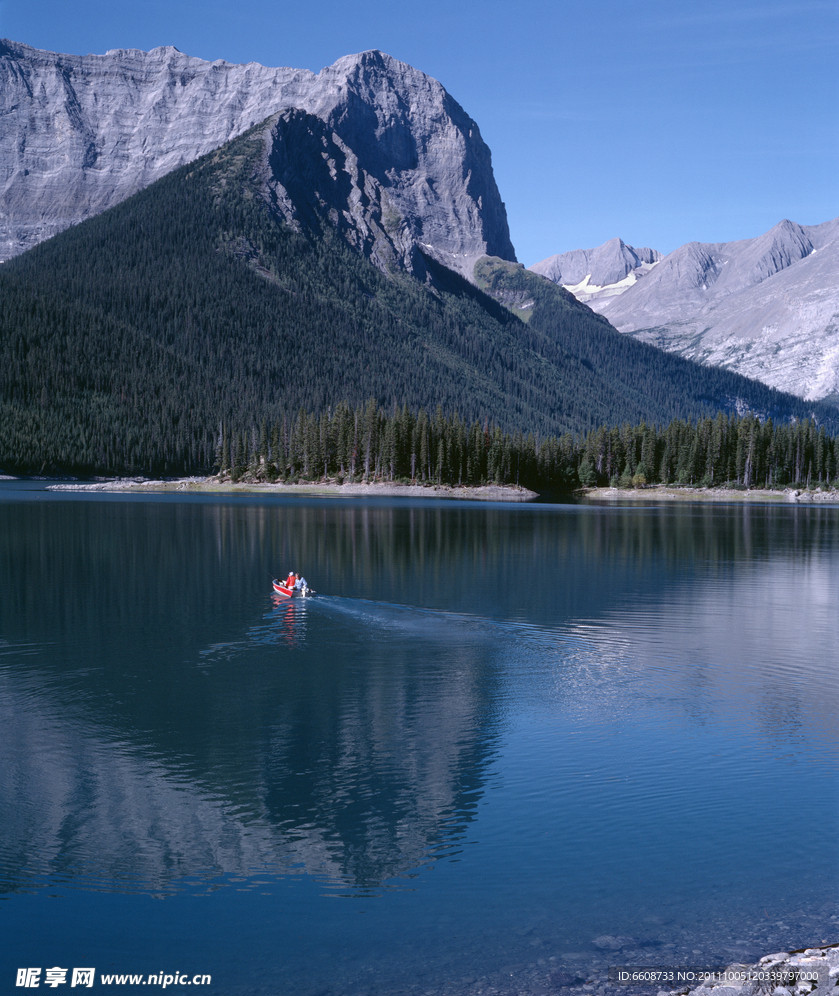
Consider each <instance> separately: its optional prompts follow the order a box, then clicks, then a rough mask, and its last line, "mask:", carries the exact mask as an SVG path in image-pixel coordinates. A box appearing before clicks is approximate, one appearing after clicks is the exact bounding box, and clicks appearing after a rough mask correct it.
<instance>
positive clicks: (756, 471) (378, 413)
mask: <svg viewBox="0 0 839 996" xmlns="http://www.w3.org/2000/svg"><path fill="white" fill-rule="evenodd" d="M838 461H839V443H837V439H836V437H832V436H828V434H827V433H826V431H825V429H824V427H818V426H817V425H816V424H815V423H814V422H813V421H811V420H804V421H800V422H795V423H783V424H775V423H773V421H772V420H771V419H769V420H766V421H761V420H760V419H758V418H756V417H755V416H753V415H747V416H736V415H725V414H723V413H720V414H719V415H717V416H716V418H703V419H700V420H698V421H696V422H692V421H684V420H682V419H675V420H673V421H672V422H671V423H670V424H669V425H668V426H667V427H666V428H665V429H659V428H657V427H655V426H650V425H647V424H645V423H641V424H639V425H636V426H631V425H623V426H621V427H616V428H607V427H601V428H599V429H597V430H594V431H591V432H589V433H588V434H586V435H585V436H576V437H574V436H572V435H571V434H570V433H566V434H565V435H563V436H561V437H557V436H548V437H545V438H542V439H539V438H537V437H536V436H535V435H534V434H533V433H528V434H526V435H525V434H524V433H522V432H514V433H510V432H505V431H503V430H502V429H501V428H500V427H499V426H498V425H495V424H493V423H491V422H489V421H488V420H485V421H483V422H481V421H480V420H474V421H472V422H467V421H466V420H464V419H463V418H461V417H460V416H459V415H458V414H453V415H451V414H449V415H446V414H444V413H443V411H442V409H441V408H440V407H438V408H437V410H436V412H434V414H429V413H428V412H427V411H426V410H425V409H419V410H418V411H412V410H409V408H408V406H407V405H403V406H402V407H401V408H398V407H394V408H393V409H392V410H391V411H389V412H388V411H385V410H384V409H383V408H381V407H380V406H379V405H378V404H377V402H376V401H375V400H374V399H371V400H369V401H368V402H367V403H366V404H365V405H363V406H357V407H351V406H350V405H349V404H347V403H346V402H342V403H340V404H339V405H337V406H336V407H334V408H329V409H327V410H326V411H324V412H322V413H321V414H316V413H312V412H307V411H305V410H302V409H301V410H300V411H299V412H297V413H296V414H294V415H284V416H283V417H282V418H281V419H280V420H279V421H275V422H273V423H270V424H269V423H268V422H267V421H263V422H262V423H261V425H260V427H259V428H257V427H252V428H250V429H248V430H238V431H237V430H231V429H230V427H229V426H228V425H226V424H222V425H221V426H220V428H219V436H218V449H217V466H218V469H219V472H220V473H221V474H222V475H224V476H229V477H230V478H231V479H233V480H234V481H235V480H241V479H243V478H250V479H256V480H267V481H279V480H282V481H317V480H337V481H339V482H368V481H386V482H396V483H408V482H413V483H419V484H448V485H453V486H463V485H469V486H478V485H484V484H506V485H520V486H522V487H526V488H531V489H533V490H535V491H539V492H543V493H545V492H547V493H551V492H554V493H558V492H567V491H570V490H573V489H575V488H577V487H579V486H580V485H583V486H592V485H613V486H620V487H643V486H644V485H647V484H683V485H693V486H706V487H710V486H719V485H728V486H734V487H742V488H750V487H765V488H780V487H786V486H792V485H794V486H798V487H816V486H827V485H835V484H836V483H837V479H839V464H838Z"/></svg>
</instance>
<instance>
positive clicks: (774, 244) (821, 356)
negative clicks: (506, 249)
mask: <svg viewBox="0 0 839 996" xmlns="http://www.w3.org/2000/svg"><path fill="white" fill-rule="evenodd" d="M612 241H613V242H617V241H619V240H612ZM611 245H612V243H606V246H611ZM606 246H603V247H600V250H589V251H588V253H589V256H590V257H591V258H596V256H597V254H598V253H599V252H601V250H604V249H605V248H606ZM563 256H568V257H571V258H574V257H575V254H574V253H566V254H563ZM553 258H554V259H562V258H563V257H553ZM549 262H550V261H544V263H541V264H536V266H534V267H533V268H532V269H534V270H535V271H536V272H541V273H544V274H545V275H546V276H548V277H549V278H550V279H554V278H553V276H552V274H551V272H548V267H547V265H546V264H547V263H549ZM559 272H560V273H562V277H561V279H560V280H559V281H558V282H560V283H562V284H563V286H566V287H568V289H570V290H571V291H572V292H573V293H577V294H578V295H579V297H580V299H581V300H585V301H586V302H587V303H588V304H589V306H590V307H592V308H593V309H594V310H595V311H598V312H599V313H600V314H602V315H604V316H605V317H606V318H608V319H609V321H610V322H611V323H612V324H613V325H614V326H615V327H616V328H617V329H619V330H620V331H621V332H626V333H628V334H630V335H632V336H634V337H635V338H638V339H641V340H643V341H645V342H649V343H652V344H653V345H656V346H659V347H660V348H662V349H666V350H668V351H669V352H674V353H677V354H678V355H680V356H683V357H685V358H686V359H692V360H696V361H697V362H700V363H702V364H704V365H706V366H719V367H723V368H725V369H730V370H735V371H737V372H738V373H741V374H743V375H745V376H747V377H753V378H755V379H757V380H760V381H762V382H763V383H765V384H768V385H770V386H772V387H776V388H778V389H779V390H783V391H789V392H791V393H793V394H797V395H799V396H800V397H803V398H806V399H811V400H816V399H824V398H836V397H839V218H835V219H833V220H832V221H827V222H824V223H822V224H820V225H799V224H797V223H796V222H792V221H789V220H786V219H785V220H783V221H781V222H779V223H778V224H777V225H775V226H774V227H773V228H771V229H770V230H769V231H768V232H765V233H764V234H763V235H760V236H758V237H757V238H754V239H744V240H740V241H737V242H726V243H700V242H689V243H687V244H686V245H683V246H681V247H679V248H678V249H676V250H675V251H674V252H672V253H670V254H669V255H667V256H665V257H663V258H661V259H660V260H659V261H658V262H657V263H656V264H655V265H654V266H652V267H649V268H647V271H646V272H645V273H641V272H640V268H639V269H638V270H636V271H635V272H636V275H637V279H636V280H634V281H626V282H625V283H624V284H623V285H621V284H619V282H618V281H615V282H613V284H612V286H611V287H604V288H602V289H601V290H600V292H599V293H596V294H586V293H585V291H586V287H585V286H584V287H583V288H582V291H583V293H579V290H580V289H579V288H577V287H575V286H571V284H572V283H578V281H577V280H574V281H570V280H568V279H566V277H565V274H564V273H563V272H562V271H561V269H560V271H559ZM573 275H574V276H577V274H576V273H574V274H573ZM595 282H596V281H595V280H594V277H593V276H592V277H590V278H589V281H588V284H589V285H590V284H594V283H595Z"/></svg>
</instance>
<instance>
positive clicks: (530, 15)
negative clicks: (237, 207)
mask: <svg viewBox="0 0 839 996" xmlns="http://www.w3.org/2000/svg"><path fill="white" fill-rule="evenodd" d="M0 36H3V37H7V38H11V39H13V40H15V41H21V42H25V43H27V44H29V45H34V46H35V47H37V48H44V49H49V50H52V51H61V52H69V53H74V54H84V53H87V52H96V53H101V52H105V51H107V50H108V49H110V48H142V49H149V48H153V47H155V46H156V45H165V44H172V45H175V46H177V47H178V48H179V49H180V50H181V51H182V52H185V53H187V54H189V55H194V56H199V57H201V58H204V59H218V58H223V59H226V60H228V61H229V62H250V61H254V62H261V63H263V64H264V65H269V66H296V67H305V68H308V69H312V70H314V71H317V70H319V69H321V68H322V67H323V66H325V65H329V64H330V63H332V62H334V61H335V59H337V58H339V57H340V56H342V55H346V54H348V53H351V52H359V51H362V50H364V49H369V48H379V49H382V50H383V51H386V52H389V53H390V54H391V55H393V56H395V57H396V58H397V59H401V60H403V61H405V62H409V63H411V64H412V65H414V66H416V67H417V68H419V69H422V70H423V71H425V72H426V73H429V74H430V75H431V76H434V77H436V78H437V79H438V80H440V82H442V83H443V85H444V86H445V87H446V88H447V89H448V90H449V92H450V93H451V94H452V95H453V96H454V97H455V99H456V100H458V102H459V103H460V104H462V105H463V107H464V108H465V109H466V111H467V112H468V113H469V114H470V115H471V116H472V117H473V118H474V119H475V120H476V121H477V122H478V125H479V126H480V129H481V133H482V135H483V137H484V139H485V140H486V141H487V143H488V144H489V146H490V148H491V150H492V155H493V165H494V168H495V176H496V180H497V182H498V186H499V189H500V190H501V196H502V197H503V199H504V201H505V203H506V205H507V212H508V217H509V221H510V231H511V235H512V238H513V244H514V245H515V247H516V250H517V253H518V258H519V259H520V260H521V261H522V262H523V263H525V264H528V265H529V264H531V263H534V262H536V261H537V260H540V259H542V258H544V257H545V256H548V255H550V254H552V253H554V252H562V251H565V250H568V249H578V248H590V247H593V246H596V245H599V244H600V243H602V242H604V241H606V239H609V238H613V237H614V236H616V235H618V236H620V237H621V238H623V239H624V240H625V241H626V242H629V243H631V244H633V245H636V246H643V245H646V246H653V247H654V248H657V249H660V250H662V251H664V252H669V251H670V250H672V249H675V248H676V247H677V246H679V245H681V244H682V243H684V242H688V241H692V240H697V241H701V242H725V241H730V240H733V239H739V238H750V237H753V236H756V235H759V234H760V233H761V232H763V231H766V230H767V229H768V228H770V227H771V226H772V225H774V224H775V223H776V222H777V221H780V220H781V219H782V218H791V219H792V220H794V221H798V222H801V223H802V224H817V223H819V222H822V221H827V220H828V219H830V218H834V217H836V216H837V215H839V71H837V64H838V63H839V0H702V2H699V0H644V2H641V3H638V2H626V0H624V2H618V0H586V2H580V0H575V2H573V3H572V2H569V0H552V2H549V0H545V2H543V0H519V3H518V4H513V3H511V2H509V0H507V2H503V3H502V2H500V0H481V2H473V0H460V2H457V0H455V2H454V3H453V2H452V0H426V2H424V3H422V4H412V3H410V2H404V0H403V2H395V0H356V2H354V3H352V2H342V3H337V2H334V0H321V2H319V3H317V2H315V3H305V2H300V0H296V2H294V3H291V2H269V0H237V2H235V3H234V2H230V0H200V2H198V0H142V2H136V0H135V2H133V3H132V2H126V3H115V2H114V0H73V2H72V3H67V0H0Z"/></svg>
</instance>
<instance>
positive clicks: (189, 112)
mask: <svg viewBox="0 0 839 996" xmlns="http://www.w3.org/2000/svg"><path fill="white" fill-rule="evenodd" d="M286 112H300V113H301V114H302V115H304V117H300V115H299V114H297V115H295V114H292V113H286ZM0 115H2V116H3V121H4V128H3V131H2V133H0V259H4V258H8V257H10V256H13V255H16V254H17V253H19V252H22V251H24V250H25V249H27V248H29V247H30V246H32V245H35V244H36V243H37V242H39V241H41V240H42V239H44V238H48V237H49V236H51V235H53V234H55V233H56V232H58V231H61V230H62V229H63V228H66V227H68V226H69V225H72V224H75V223H76V222H78V221H81V220H82V219H84V218H86V217H89V216H90V215H92V214H96V213H98V212H100V211H102V210H104V209H106V208H107V207H110V206H111V205H112V204H115V203H118V202H119V201H120V200H123V199H124V198H125V197H127V196H129V195H130V194H132V193H135V192H136V191H137V190H139V189H141V188H142V187H144V186H146V185H148V184H149V183H151V182H153V181H154V180H156V179H158V178H159V177H160V176H163V175H164V174H165V173H167V172H169V171H170V170H172V169H174V168H176V167H177V166H180V165H182V164H184V163H186V162H189V161H191V160H193V159H196V158H198V157H199V156H201V155H203V154H205V153H207V152H210V151H212V150H213V149H215V148H217V147H219V146H220V145H222V144H224V143H225V142H227V141H229V140H230V139H232V138H234V137H236V136H237V135H239V134H241V133H242V132H244V131H246V130H247V129H248V128H250V127H252V126H254V125H255V124H258V123H259V122H261V121H265V120H266V119H268V118H269V117H272V116H274V117H276V116H277V115H280V116H282V115H285V117H284V118H283V120H282V123H280V118H279V117H276V120H275V121H274V124H273V125H272V129H273V133H272V134H273V137H272V138H271V140H270V141H271V143H272V145H273V146H276V145H277V143H283V142H285V143H288V142H289V141H290V138H291V135H292V133H293V134H294V136H295V140H296V139H298V138H299V139H303V138H305V140H304V141H302V145H301V147H300V148H298V149H297V150H295V149H294V148H291V147H287V148H286V149H285V151H284V152H282V153H281V152H279V151H278V149H277V148H274V150H273V154H274V161H275V163H277V164H279V163H282V169H281V170H280V174H282V176H283V177H284V178H285V181H287V187H286V189H285V192H284V193H281V192H280V190H279V187H281V186H284V181H282V180H280V174H275V175H273V177H272V183H273V196H274V197H275V200H276V203H277V205H278V206H281V207H282V208H283V210H284V213H285V214H286V216H287V217H289V218H296V220H297V223H298V224H301V223H302V219H303V218H304V217H305V216H306V215H307V212H311V211H316V212H319V213H320V216H322V217H325V218H328V219H332V220H333V221H336V219H337V221H336V224H337V227H338V228H339V229H341V230H342V231H344V232H345V234H346V235H347V237H348V238H349V240H350V241H351V242H353V243H354V244H358V245H359V246H363V247H365V250H366V249H367V248H369V247H370V246H371V245H372V244H375V245H377V246H379V247H380V248H381V250H382V251H381V253H380V256H379V257H377V259H378V261H379V263H380V265H385V263H384V262H383V261H384V260H385V259H387V260H389V261H390V264H389V265H405V266H408V267H409V268H410V267H412V266H413V265H414V262H415V261H416V259H417V256H418V254H419V253H426V254H428V255H431V256H433V257H435V258H437V259H438V260H439V261H441V262H443V263H445V264H446V265H447V266H450V267H453V268H455V269H458V270H460V271H461V272H463V273H464V274H466V275H468V276H470V277H471V270H472V266H473V265H474V261H475V260H476V259H477V258H479V257H480V256H482V255H484V254H491V255H496V256H501V257H502V258H505V259H514V258H515V254H514V251H513V247H512V244H511V242H510V236H509V229H508V226H507V219H506V212H505V209H504V205H503V203H502V201H501V198H500V196H499V194H498V189H497V187H496V185H495V180H494V177H493V173H492V164H491V159H490V153H489V150H488V148H487V147H486V145H485V144H484V142H483V140H482V139H481V136H480V132H479V130H478V127H477V125H476V124H475V122H474V121H472V119H471V118H469V116H468V115H467V114H466V113H465V112H464V111H463V109H462V108H461V107H460V105H459V104H458V103H457V102H456V101H455V100H454V99H453V98H452V97H451V96H450V95H449V94H448V93H447V92H446V91H445V89H444V88H443V87H442V86H441V84H440V83H438V82H437V81H436V80H434V79H432V78H431V77H429V76H426V75H425V74H424V73H421V72H420V71H419V70H416V69H414V68H413V67H411V66H409V65H407V64H405V63H402V62H399V61H398V60H397V59H394V58H393V57H391V56H389V55H386V54H385V53H382V52H379V51H376V50H372V51H368V52H362V53H359V54H357V55H350V56H345V57H343V58H341V59H339V60H338V61H337V62H335V63H334V64H333V65H332V66H329V67H327V68H326V69H323V70H322V71H321V72H320V73H317V74H315V73H312V72H310V71H309V70H304V69H290V68H274V69H272V68H267V67H264V66H260V65H258V64H257V63H248V64H247V65H234V64H231V63H227V62H223V61H221V60H217V61H215V62H206V61H204V60H201V59H196V58H193V57H191V56H188V55H184V54H183V53H182V52H179V51H178V50H177V49H176V48H175V47H174V46H162V47H160V48H155V49H153V50H152V51H151V52H142V51H139V50H136V49H117V50H112V51H110V52H108V53H106V54H105V55H85V56H74V55H59V54H56V53H51V52H42V51H39V50H36V49H32V48H30V47H28V46H26V45H21V44H19V43H16V42H10V41H4V42H0ZM305 115H308V116H309V117H310V119H317V121H315V120H309V121H308V123H307V124H305V125H304V123H303V122H304V120H305ZM301 129H303V130H304V131H305V133H306V134H305V136H304V135H303V134H302V132H301ZM316 136H317V137H316ZM313 143H314V145H313ZM324 143H325V144H326V146H327V148H326V150H324ZM303 148H306V149H308V150H309V152H310V153H311V154H312V155H316V156H319V157H322V156H323V154H324V151H325V152H326V160H325V161H328V163H329V164H331V165H330V167H329V169H331V170H339V171H340V170H344V174H343V175H341V176H339V175H338V174H337V173H336V174H335V177H334V180H335V182H333V183H331V184H326V185H325V186H324V185H323V184H322V185H321V186H322V189H321V190H320V192H319V194H318V195H317V196H315V195H314V193H313V192H312V191H306V190H305V184H301V182H300V181H301V179H302V178H303V177H304V176H306V175H309V174H311V173H314V174H317V175H319V176H321V178H322V179H323V175H322V170H321V166H322V163H323V161H324V160H322V159H321V161H320V162H317V163H308V164H307V163H304V162H303V161H302V149H303ZM295 172H296V175H295V176H292V173H295ZM327 172H329V170H327ZM292 188H293V189H294V190H295V191H296V195H295V197H292V196H291V193H290V190H291V189H292ZM304 194H305V196H304ZM295 198H296V199H297V200H298V201H299V202H300V203H299V204H298V205H297V206H296V207H295V204H294V201H295ZM336 198H337V199H336ZM374 231H375V232H376V233H377V234H376V236H375V237H373V236H372V234H371V233H373V232H374ZM388 233H389V234H388ZM371 239H372V242H371Z"/></svg>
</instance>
